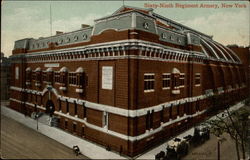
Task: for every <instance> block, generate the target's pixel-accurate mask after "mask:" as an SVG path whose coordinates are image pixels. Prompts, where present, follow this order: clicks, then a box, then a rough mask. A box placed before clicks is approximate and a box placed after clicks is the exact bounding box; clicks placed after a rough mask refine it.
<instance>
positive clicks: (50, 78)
mask: <svg viewBox="0 0 250 160" xmlns="http://www.w3.org/2000/svg"><path fill="white" fill-rule="evenodd" d="M47 82H48V84H52V83H53V71H51V72H47Z"/></svg>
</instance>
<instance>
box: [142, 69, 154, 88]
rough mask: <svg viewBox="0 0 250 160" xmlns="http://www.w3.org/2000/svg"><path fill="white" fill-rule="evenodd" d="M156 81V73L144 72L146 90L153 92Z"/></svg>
mask: <svg viewBox="0 0 250 160" xmlns="http://www.w3.org/2000/svg"><path fill="white" fill-rule="evenodd" d="M154 83H155V74H154V73H145V74H144V92H153V91H154Z"/></svg>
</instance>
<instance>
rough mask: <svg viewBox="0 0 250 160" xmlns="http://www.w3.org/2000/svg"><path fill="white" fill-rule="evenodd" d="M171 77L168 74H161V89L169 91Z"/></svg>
mask: <svg viewBox="0 0 250 160" xmlns="http://www.w3.org/2000/svg"><path fill="white" fill-rule="evenodd" d="M170 81H171V75H170V73H163V74H162V89H170Z"/></svg>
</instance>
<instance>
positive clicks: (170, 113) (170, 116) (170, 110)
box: [169, 105, 173, 119]
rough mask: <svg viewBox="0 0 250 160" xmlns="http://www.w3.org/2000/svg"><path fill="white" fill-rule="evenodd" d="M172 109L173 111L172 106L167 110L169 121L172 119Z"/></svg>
mask: <svg viewBox="0 0 250 160" xmlns="http://www.w3.org/2000/svg"><path fill="white" fill-rule="evenodd" d="M172 109H173V105H171V106H170V108H169V118H170V119H172Z"/></svg>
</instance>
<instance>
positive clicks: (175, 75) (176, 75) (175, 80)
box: [171, 68, 180, 94]
mask: <svg viewBox="0 0 250 160" xmlns="http://www.w3.org/2000/svg"><path fill="white" fill-rule="evenodd" d="M179 81H180V71H179V69H177V68H173V70H172V81H171V82H172V85H171V88H172V94H180V88H179V85H180V82H179Z"/></svg>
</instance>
